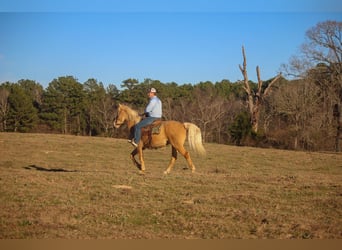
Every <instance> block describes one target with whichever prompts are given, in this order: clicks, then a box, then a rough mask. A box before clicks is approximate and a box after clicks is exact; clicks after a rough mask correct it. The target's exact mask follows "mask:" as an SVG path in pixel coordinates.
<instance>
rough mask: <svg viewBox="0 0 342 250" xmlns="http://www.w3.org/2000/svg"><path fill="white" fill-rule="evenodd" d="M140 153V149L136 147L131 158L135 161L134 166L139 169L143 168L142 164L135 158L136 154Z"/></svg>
mask: <svg viewBox="0 0 342 250" xmlns="http://www.w3.org/2000/svg"><path fill="white" fill-rule="evenodd" d="M137 153H138V149H137V148H135V149H134V150H133V151H132V152H131V159H132V161H133V164H134V166H136V167H137V168H138V169H139V170H141V164H140V163H139V162H138V161H137V160H136V159H135V156H136V155H137Z"/></svg>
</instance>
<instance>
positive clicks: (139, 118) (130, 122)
mask: <svg viewBox="0 0 342 250" xmlns="http://www.w3.org/2000/svg"><path fill="white" fill-rule="evenodd" d="M140 121H141V117H140V116H136V117H135V118H134V119H133V120H129V121H127V127H128V129H129V130H130V129H131V128H132V127H133V126H134V125H135V124H137V123H138V122H140Z"/></svg>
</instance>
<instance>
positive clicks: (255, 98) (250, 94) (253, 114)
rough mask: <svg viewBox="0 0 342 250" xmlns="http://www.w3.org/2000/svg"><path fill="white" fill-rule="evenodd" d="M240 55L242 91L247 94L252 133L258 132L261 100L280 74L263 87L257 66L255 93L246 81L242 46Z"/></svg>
mask: <svg viewBox="0 0 342 250" xmlns="http://www.w3.org/2000/svg"><path fill="white" fill-rule="evenodd" d="M242 55H243V66H241V65H239V68H240V70H241V73H242V75H243V79H244V81H243V84H244V87H243V89H244V90H245V92H246V94H247V106H248V110H249V115H250V118H251V125H252V130H253V132H254V133H257V132H258V127H259V117H260V108H261V105H262V100H263V98H265V97H266V96H267V95H268V94H269V92H270V89H271V87H272V85H273V84H274V83H275V82H277V81H278V79H279V78H280V77H281V74H279V75H277V76H276V77H275V78H274V79H273V80H272V81H271V82H270V83H269V84H268V86H266V87H265V86H263V81H262V80H261V78H260V70H259V66H257V67H256V72H257V77H258V86H257V89H256V91H253V90H252V88H251V86H250V82H249V80H248V74H247V60H246V54H245V48H244V47H243V46H242Z"/></svg>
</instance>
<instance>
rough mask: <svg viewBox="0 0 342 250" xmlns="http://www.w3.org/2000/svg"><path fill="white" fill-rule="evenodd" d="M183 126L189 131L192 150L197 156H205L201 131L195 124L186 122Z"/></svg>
mask: <svg viewBox="0 0 342 250" xmlns="http://www.w3.org/2000/svg"><path fill="white" fill-rule="evenodd" d="M183 124H184V127H185V129H186V130H187V131H188V142H189V145H190V149H191V150H193V151H195V152H196V153H197V154H199V155H201V156H204V155H205V154H206V152H205V148H204V147H203V144H202V133H201V129H200V128H199V127H197V126H196V125H195V124H193V123H189V122H184V123H183Z"/></svg>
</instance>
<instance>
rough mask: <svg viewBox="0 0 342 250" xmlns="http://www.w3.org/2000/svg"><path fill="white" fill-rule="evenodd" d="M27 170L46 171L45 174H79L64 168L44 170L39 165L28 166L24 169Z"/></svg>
mask: <svg viewBox="0 0 342 250" xmlns="http://www.w3.org/2000/svg"><path fill="white" fill-rule="evenodd" d="M23 168H24V169H27V170H37V171H45V172H65V173H72V172H78V171H77V170H66V169H64V168H44V167H40V166H37V165H34V164H32V165H28V166H26V167H23Z"/></svg>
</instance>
